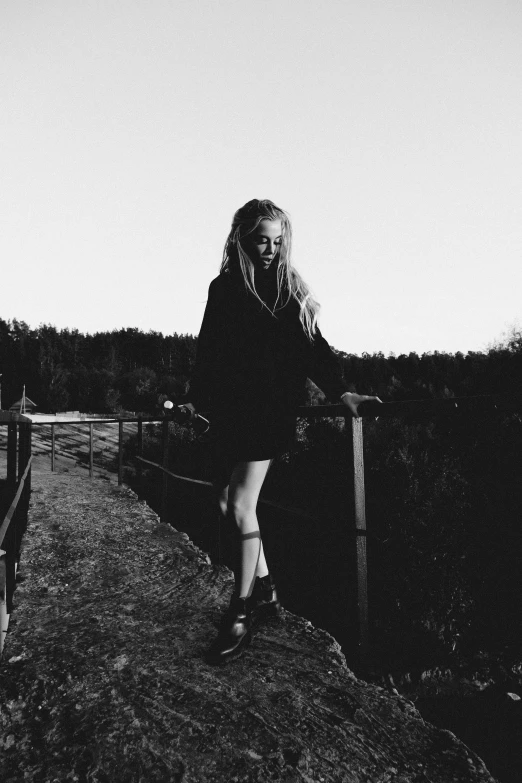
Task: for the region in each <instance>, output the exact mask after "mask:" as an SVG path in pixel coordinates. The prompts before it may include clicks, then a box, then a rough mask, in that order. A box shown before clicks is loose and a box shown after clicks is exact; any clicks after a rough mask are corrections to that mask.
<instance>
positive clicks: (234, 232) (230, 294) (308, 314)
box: [184, 199, 378, 663]
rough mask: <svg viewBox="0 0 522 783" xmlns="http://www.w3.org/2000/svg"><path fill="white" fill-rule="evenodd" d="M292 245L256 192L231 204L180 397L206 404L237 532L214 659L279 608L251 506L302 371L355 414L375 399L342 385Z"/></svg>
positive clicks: (231, 654)
mask: <svg viewBox="0 0 522 783" xmlns="http://www.w3.org/2000/svg"><path fill="white" fill-rule="evenodd" d="M291 246H292V230H291V225H290V220H289V217H288V215H287V214H286V213H285V212H284V211H283V210H282V209H279V207H276V205H275V204H273V202H271V201H268V200H261V201H260V200H258V199H253V200H252V201H249V202H248V203H247V204H245V205H244V206H243V207H241V208H240V209H238V211H237V212H236V213H235V215H234V220H233V222H232V228H231V230H230V233H229V235H228V238H227V240H226V243H225V249H224V253H223V261H222V264H221V269H220V274H219V276H218V277H216V278H215V280H213V281H212V282H211V284H210V288H209V294H208V301H207V306H206V309H205V314H204V317H203V323H202V325H201V330H200V333H199V338H198V346H197V356H196V364H195V368H194V372H193V376H192V381H191V384H190V391H189V394H188V398H189V399H190V402H187V403H185V405H184V407H186V408H188V409H189V411H190V412H191V415H192V416H194V415H195V413H196V412H197V411H200V410H208V411H210V412H211V423H212V434H213V448H214V464H215V487H216V489H217V491H218V495H219V507H220V510H221V513H222V514H223V516H224V518H225V519H226V522H227V524H228V526H229V528H230V530H231V532H232V533H233V534H234V536H235V539H236V541H237V544H236V549H237V563H236V567H235V569H234V571H235V590H234V593H233V595H232V598H231V602H230V607H229V609H228V611H227V612H226V614H225V616H224V618H223V620H222V623H221V627H220V631H219V633H218V636H217V639H216V640H215V641H214V643H213V644H212V646H211V648H210V650H209V652H208V654H207V660H208V661H209V662H210V663H224V662H226V661H229V660H231V659H233V658H237V657H238V656H239V655H240V654H241V653H242V651H243V650H244V649H245V647H246V646H247V644H248V643H249V641H250V635H251V625H252V622H253V621H255V622H259V621H260V620H262V619H263V618H264V617H266V616H269V615H277V614H278V612H279V608H280V607H279V601H278V597H277V593H276V590H275V586H274V583H273V580H272V578H271V576H270V573H269V570H268V566H267V563H266V559H265V554H264V551H263V544H262V541H261V535H260V532H259V524H258V520H257V516H256V505H257V500H258V497H259V493H260V491H261V487H262V485H263V481H264V479H265V477H266V474H267V471H268V468H269V467H270V463H271V461H272V460H273V459H274V457H276V456H277V455H279V454H281V453H283V452H284V451H286V450H287V449H288V447H289V444H290V442H291V440H292V438H293V436H294V432H295V421H296V415H295V410H296V407H297V406H298V405H299V404H302V403H303V401H304V400H303V398H304V393H305V384H306V379H307V378H310V379H311V380H313V381H314V383H316V384H317V386H319V388H320V389H322V391H323V392H324V393H325V394H326V395H327V396H328V398H329V399H330V400H331V401H332V402H343V403H344V404H345V405H347V406H348V408H350V410H351V411H352V413H353V414H354V415H357V407H358V405H359V404H360V403H361V402H364V401H367V400H376V399H378V398H376V397H368V396H365V395H360V394H354V393H351V392H349V391H348V390H347V387H346V384H345V383H344V380H343V376H342V371H341V367H340V364H339V361H338V359H337V357H336V355H335V354H334V353H333V351H332V350H331V348H330V347H329V345H328V343H327V342H326V340H325V339H324V338H323V336H322V335H321V332H320V330H319V327H318V326H317V315H318V310H319V305H318V303H317V302H316V301H315V299H314V298H313V297H312V295H311V293H310V290H309V289H308V286H307V285H306V283H305V282H304V281H303V279H302V278H301V276H300V275H299V273H298V272H297V271H296V270H295V269H294V267H293V266H292V262H291Z"/></svg>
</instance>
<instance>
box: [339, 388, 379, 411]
mask: <svg viewBox="0 0 522 783" xmlns="http://www.w3.org/2000/svg"><path fill="white" fill-rule="evenodd" d="M341 402H342V403H343V404H344V405H346V407H347V408H349V409H350V410H351V412H352V415H353V416H356V417H358V416H359V413H358V410H357V409H358V407H359V405H360V404H361V402H382V400H380V399H379V397H370V396H369V395H368V394H356V393H355V392H345V394H343V396H342V397H341Z"/></svg>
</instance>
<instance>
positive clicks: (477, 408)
mask: <svg viewBox="0 0 522 783" xmlns="http://www.w3.org/2000/svg"><path fill="white" fill-rule="evenodd" d="M464 411H466V412H475V413H476V414H477V415H487V414H488V413H491V412H493V411H497V412H501V411H504V412H515V411H522V395H518V396H514V395H497V396H487V395H483V396H476V397H459V398H449V399H443V400H407V401H403V402H389V403H373V402H372V403H364V404H363V405H361V406H360V408H359V413H360V416H359V417H358V418H353V417H352V416H351V414H350V412H349V410H348V408H347V407H346V406H345V405H319V406H313V407H310V406H308V407H302V408H298V410H297V415H298V417H300V418H305V419H316V418H342V419H344V422H345V432H346V437H347V440H348V442H349V443H350V448H348V449H347V463H346V475H347V479H348V487H349V490H348V497H347V503H346V518H347V525H348V526H350V528H351V529H352V530H353V533H354V536H355V553H356V562H357V617H358V631H359V634H358V646H359V651H360V654H361V655H362V656H364V655H365V653H366V650H367V648H368V586H367V581H368V577H367V547H366V536H367V529H366V510H365V489H364V458H363V420H364V418H368V417H371V418H380V417H407V418H408V419H411V420H413V419H431V418H433V417H435V416H437V417H438V416H452V415H456V414H459V413H462V412H464ZM170 421H171V419H170V418H168V417H162V418H160V419H158V418H154V417H146V416H136V417H118V418H116V417H115V418H103V419H85V418H84V419H81V420H79V419H60V420H59V421H58V420H57V421H56V422H52V423H50V424H49V423H47V424H46V423H45V422H38V421H35V422H34V426H51V427H52V428H53V434H52V438H51V470H54V467H55V437H54V427H55V426H57V425H58V424H59V425H60V426H65V425H66V424H68V423H69V424H75V425H78V424H83V425H85V426H88V427H89V432H90V438H89V473H90V475H91V476H92V475H93V464H94V459H93V425H94V424H96V423H103V424H108V423H116V422H117V423H118V459H117V471H118V483H119V484H122V483H123V470H124V461H123V454H124V448H123V447H124V429H123V425H124V423H125V422H133V423H136V425H137V454H136V460H137V462H138V471H139V470H140V467H139V466H141V465H149V466H150V467H153V468H155V469H157V470H160V471H161V472H162V475H163V481H162V492H161V503H160V519H161V520H162V521H166V520H167V516H168V508H167V502H168V483H169V479H174V480H177V481H185V482H190V483H192V484H199V485H202V486H210V483H209V482H206V481H202V480H200V479H193V478H189V477H187V476H182V475H179V474H176V473H173V472H172V471H170V470H169V423H170ZM144 423H161V432H162V434H161V463H160V462H152V461H151V460H147V459H145V458H144V457H143V424H144ZM29 433H30V429H29ZM13 437H14V436H13V435H11V442H12V443H14V440H13ZM25 437H26V439H27V435H26V436H25ZM29 443H30V434H29ZM12 447H13V446H12V445H11V448H12ZM8 451H9V448H8ZM25 454H26V452H24V455H25ZM24 460H26V457H25V456H24V457H23V459H22V464H24V465H26V464H27V460H26V461H25V462H24ZM28 467H29V473H28V475H29V476H30V465H29V466H28ZM13 470H14V468H13V458H12V457H11V461H9V459H8V475H11V477H12V476H13ZM10 471H11V472H10ZM21 478H23V476H22V477H21ZM350 496H351V500H350ZM260 503H264V504H267V505H270V506H272V507H275V508H276V509H280V510H281V511H284V512H286V513H289V514H293V515H298V516H303V517H307V516H308V515H307V514H306V512H305V511H304V510H302V509H298V508H292V507H287V506H283V505H279V504H278V503H274V502H273V501H269V500H267V499H265V498H261V499H260Z"/></svg>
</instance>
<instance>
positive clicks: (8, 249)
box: [0, 0, 522, 354]
mask: <svg viewBox="0 0 522 783" xmlns="http://www.w3.org/2000/svg"><path fill="white" fill-rule="evenodd" d="M0 66H1V83H0V105H1V106H2V114H1V120H0V176H1V183H2V186H1V188H0V264H1V272H0V317H2V318H4V319H12V318H18V319H20V320H24V321H26V322H27V323H29V325H30V326H33V327H35V326H37V325H38V324H39V323H51V324H55V325H56V326H57V327H60V328H62V327H68V328H77V329H79V330H80V331H84V332H85V331H88V332H95V331H100V330H107V329H108V330H110V329H113V328H120V327H127V326H134V327H138V328H140V329H143V330H149V329H153V330H157V331H162V332H164V333H172V332H183V333H184V332H190V333H194V334H197V332H198V330H199V326H200V323H201V318H202V314H203V308H204V303H205V299H206V296H207V289H208V284H209V282H210V280H211V279H212V278H213V277H214V276H215V275H216V274H217V272H218V268H219V262H220V256H221V252H222V247H223V244H224V240H225V237H226V235H227V233H228V230H229V226H230V222H231V219H232V215H233V213H234V211H235V210H236V209H237V208H238V207H239V206H241V205H242V204H243V203H245V202H246V201H248V200H249V199H251V198H270V199H272V200H273V201H275V202H276V203H277V204H278V205H280V206H281V207H283V208H284V209H286V210H287V211H288V212H289V213H290V215H291V217H292V222H293V227H294V236H295V247H294V263H295V265H296V267H297V268H298V269H299V270H300V271H301V273H302V274H303V276H304V277H305V279H306V280H307V282H308V283H309V285H310V286H311V287H312V289H313V291H314V292H315V294H316V297H317V298H318V299H319V300H320V302H321V303H322V315H321V319H320V324H321V327H322V331H323V333H324V335H325V336H326V337H327V339H328V340H329V342H330V343H331V344H333V345H334V346H335V347H336V348H339V349H341V350H344V351H346V352H353V353H362V352H363V351H369V352H373V351H383V352H384V353H386V354H387V353H389V352H391V351H394V352H395V353H397V354H398V353H402V352H406V353H408V352H409V351H417V352H420V353H422V352H424V351H433V350H439V351H450V352H454V351H457V350H461V351H464V352H465V351H468V350H481V349H484V348H486V347H487V344H488V343H490V342H491V341H493V340H494V339H495V338H498V337H499V336H500V334H501V333H502V332H503V331H504V330H505V329H506V328H507V327H508V326H509V324H512V323H514V322H519V323H520V321H521V320H522V3H521V2H520V0H431V1H428V0H30V1H28V0H3V2H2V3H1V5H0Z"/></svg>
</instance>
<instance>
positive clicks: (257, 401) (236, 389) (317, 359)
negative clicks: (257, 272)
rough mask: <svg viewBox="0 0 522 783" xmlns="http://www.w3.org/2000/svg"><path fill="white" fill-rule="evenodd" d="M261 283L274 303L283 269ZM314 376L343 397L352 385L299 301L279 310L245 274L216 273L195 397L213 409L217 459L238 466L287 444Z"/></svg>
mask: <svg viewBox="0 0 522 783" xmlns="http://www.w3.org/2000/svg"><path fill="white" fill-rule="evenodd" d="M256 289H257V291H258V293H259V294H260V296H261V298H262V299H263V301H265V302H267V304H268V305H269V306H270V307H272V306H273V304H274V302H275V299H276V296H277V288H276V283H275V276H274V275H272V274H269V276H268V277H267V276H266V275H265V276H264V277H263V278H262V279H260V280H258V279H257V278H256ZM283 301H284V299H283ZM307 377H308V378H310V379H311V380H313V381H314V383H316V384H317V386H319V388H320V389H322V391H323V392H324V393H325V394H326V395H327V396H328V397H329V398H331V399H332V401H335V402H338V401H339V398H340V396H341V394H342V393H343V392H345V391H346V390H347V386H346V384H345V383H344V381H343V376H342V371H341V366H340V363H339V360H338V358H337V357H336V355H335V354H334V353H333V351H332V350H331V348H330V346H329V345H328V343H327V342H326V340H325V339H324V338H323V336H322V335H321V333H320V331H319V329H317V331H316V333H315V335H314V338H313V341H310V340H309V339H308V337H307V336H306V334H305V333H304V331H303V328H302V325H301V322H300V320H299V304H298V303H297V302H296V300H295V299H293V298H292V299H290V301H289V302H288V304H287V305H286V306H285V307H283V308H282V309H280V310H276V313H275V317H274V316H273V315H272V314H271V312H269V310H268V309H267V308H266V307H263V306H262V304H261V303H260V302H259V301H258V300H257V299H256V297H254V296H253V295H252V294H251V293H250V292H249V291H248V290H247V289H246V287H245V285H244V282H243V280H242V278H239V276H238V277H236V276H235V275H233V274H232V273H230V272H225V273H222V274H220V275H219V276H218V277H217V278H216V279H215V280H213V281H212V282H211V284H210V288H209V293H208V301H207V306H206V309H205V314H204V317H203V323H202V325H201V330H200V333H199V337H198V345H197V353H196V364H195V368H194V372H193V375H192V381H191V384H190V391H189V393H188V397H187V399H189V400H190V401H191V402H192V403H193V404H194V405H195V407H196V409H197V410H201V411H208V412H209V414H210V419H211V433H212V441H213V444H214V451H215V457H216V460H217V461H218V462H222V463H223V464H227V465H228V466H231V465H232V466H233V465H234V464H235V463H237V462H241V461H253V460H265V459H271V458H273V457H275V456H277V455H278V454H281V453H283V452H284V451H286V450H287V449H288V447H289V444H290V442H291V440H292V439H293V437H294V433H295V423H296V408H297V406H298V405H299V404H303V402H304V397H305V388H306V379H307Z"/></svg>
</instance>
